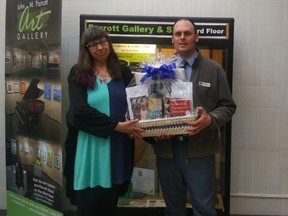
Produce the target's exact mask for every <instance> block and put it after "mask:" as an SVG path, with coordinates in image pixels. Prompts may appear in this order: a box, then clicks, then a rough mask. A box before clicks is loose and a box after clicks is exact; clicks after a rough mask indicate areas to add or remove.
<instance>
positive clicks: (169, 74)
mask: <svg viewBox="0 0 288 216" xmlns="http://www.w3.org/2000/svg"><path fill="white" fill-rule="evenodd" d="M175 68H176V64H175V63H172V64H170V65H166V64H163V65H161V66H160V67H159V68H155V67H151V66H149V65H147V64H145V65H144V67H143V68H142V70H141V72H146V74H145V75H144V76H143V77H142V79H141V80H140V82H141V83H142V84H143V83H144V82H145V80H147V79H148V78H149V77H151V78H152V80H157V79H158V78H160V79H167V78H168V79H169V78H170V79H176V77H175V73H174V71H173V69H175Z"/></svg>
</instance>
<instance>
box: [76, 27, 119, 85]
mask: <svg viewBox="0 0 288 216" xmlns="http://www.w3.org/2000/svg"><path fill="white" fill-rule="evenodd" d="M102 38H106V39H107V40H108V44H109V49H110V52H109V55H108V57H107V70H108V72H109V74H110V76H111V77H112V78H117V77H120V76H121V74H120V62H119V59H118V56H117V54H116V53H115V51H114V49H113V46H112V43H111V41H110V38H109V35H108V34H107V32H106V31H104V30H103V29H101V28H100V27H98V26H93V27H89V28H86V29H85V31H84V32H83V34H82V36H81V41H80V47H79V59H78V72H77V74H76V80H77V82H78V83H79V84H80V85H81V86H82V87H85V88H88V89H93V88H94V87H95V85H96V80H95V75H94V71H93V66H95V65H94V64H95V63H94V60H93V57H92V56H91V54H90V52H89V49H88V47H87V44H88V43H90V42H92V41H95V40H99V39H102Z"/></svg>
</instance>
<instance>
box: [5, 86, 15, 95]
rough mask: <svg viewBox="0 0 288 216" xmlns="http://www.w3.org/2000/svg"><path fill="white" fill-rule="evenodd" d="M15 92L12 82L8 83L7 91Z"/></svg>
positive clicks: (9, 92) (8, 92)
mask: <svg viewBox="0 0 288 216" xmlns="http://www.w3.org/2000/svg"><path fill="white" fill-rule="evenodd" d="M13 92H14V89H13V85H12V84H11V83H6V93H7V94H12V93H13Z"/></svg>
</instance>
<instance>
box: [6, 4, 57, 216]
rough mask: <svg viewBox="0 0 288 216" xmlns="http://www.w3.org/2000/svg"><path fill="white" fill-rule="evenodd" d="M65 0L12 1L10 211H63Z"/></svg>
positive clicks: (15, 214)
mask: <svg viewBox="0 0 288 216" xmlns="http://www.w3.org/2000/svg"><path fill="white" fill-rule="evenodd" d="M61 4H62V2H61V0H7V2H6V47H5V86H6V89H5V91H6V94H5V115H6V175H7V213H8V215H9V216H19V215H21V216H26V215H27V216H33V215H47V216H48V215H49V216H50V215H57V216H58V215H62V213H61V212H62V196H63V191H62V190H63V167H62V155H63V153H62V143H63V138H62V137H61V134H60V132H61V125H62V122H61V118H62V117H61V71H60V67H59V65H60V61H61V60H60V40H61Z"/></svg>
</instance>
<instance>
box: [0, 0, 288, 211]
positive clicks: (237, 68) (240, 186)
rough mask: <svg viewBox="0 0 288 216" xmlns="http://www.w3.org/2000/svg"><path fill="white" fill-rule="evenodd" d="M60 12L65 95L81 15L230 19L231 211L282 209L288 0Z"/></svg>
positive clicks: (286, 187)
mask: <svg viewBox="0 0 288 216" xmlns="http://www.w3.org/2000/svg"><path fill="white" fill-rule="evenodd" d="M163 5H165V10H161V9H160V8H162V7H163ZM166 5H168V7H167V6H166ZM183 5H185V6H184V7H183ZM169 6H170V7H169ZM5 7H6V5H5V1H0V11H1V12H2V13H0V16H1V18H0V50H1V52H0V59H2V61H0V69H1V70H0V71H2V73H1V75H0V76H1V78H0V88H1V89H2V91H0V106H1V107H0V110H2V111H1V113H0V122H1V124H0V137H1V139H0V154H1V156H0V172H1V173H2V175H0V197H1V198H0V208H1V209H2V208H5V206H6V201H5V191H6V188H5V176H4V175H3V173H5V169H4V166H5V148H4V138H5V124H4V122H5V113H4V110H5V106H4V102H5V98H4V97H5V95H4V89H5V87H4V86H5V81H4V80H5V76H4V70H5V67H4V66H5V65H4V60H3V59H4V55H5V53H4V52H5V34H4V32H5ZM62 12H63V14H62V19H63V20H62V50H61V52H62V61H61V62H62V66H61V69H62V73H63V93H64V94H67V92H66V91H65V89H66V76H67V73H68V71H69V68H70V67H71V65H72V64H73V63H75V61H76V59H77V48H78V40H79V15H80V14H106V15H112V14H113V15H124V14H125V15H144V16H149V15H151V16H195V17H233V18H235V48H234V78H233V82H234V86H233V95H234V98H235V100H236V102H237V105H238V110H237V113H236V114H235V116H234V119H233V128H232V164H231V167H232V168H231V169H232V172H231V213H233V214H236V213H242V214H250V215H251V214H255V215H259V214H262V215H265V214H267V215H288V183H287V182H288V136H287V131H288V123H287V122H288V73H287V68H288V61H287V60H288V16H287V14H288V1H287V0H249V1H248V0H234V1H232V0H217V1H215V0H193V1H191V0H181V1H175V0H158V1H155V0H137V1H134V0H122V1H119V0H105V1H101V0H98V1H91V0H90V1H89V0H63V9H62ZM63 99H64V101H63V104H67V101H65V100H67V97H65V95H64V97H63ZM66 108H67V107H65V106H64V108H63V109H64V112H65V110H66ZM63 116H65V115H63Z"/></svg>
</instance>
